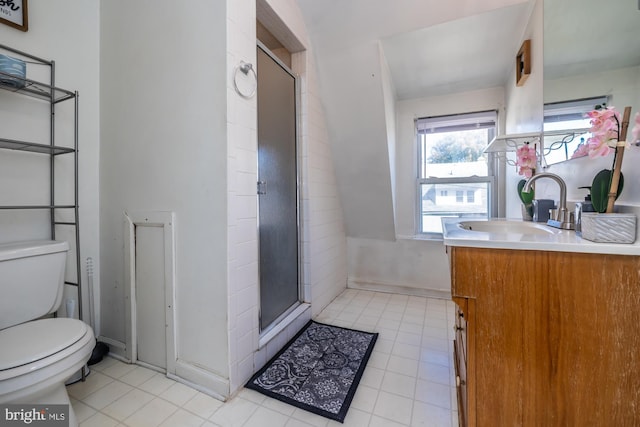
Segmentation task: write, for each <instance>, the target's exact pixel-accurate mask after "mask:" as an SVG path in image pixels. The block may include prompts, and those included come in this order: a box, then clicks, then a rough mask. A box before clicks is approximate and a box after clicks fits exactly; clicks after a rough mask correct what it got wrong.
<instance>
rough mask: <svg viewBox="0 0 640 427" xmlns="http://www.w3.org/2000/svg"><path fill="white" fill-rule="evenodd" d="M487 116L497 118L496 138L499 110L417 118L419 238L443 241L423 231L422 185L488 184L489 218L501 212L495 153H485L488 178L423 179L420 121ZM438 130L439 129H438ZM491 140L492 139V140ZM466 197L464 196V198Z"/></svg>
mask: <svg viewBox="0 0 640 427" xmlns="http://www.w3.org/2000/svg"><path fill="white" fill-rule="evenodd" d="M485 114H491V115H493V116H494V117H495V118H494V119H493V129H494V136H495V135H497V134H498V111H497V110H488V111H480V112H470V113H460V114H453V115H444V116H435V117H425V118H417V119H416V120H415V126H414V142H415V150H414V152H415V153H416V164H417V170H416V172H417V176H416V181H415V182H416V188H415V198H414V201H415V208H414V211H415V222H414V224H415V232H416V235H417V236H421V237H423V238H427V239H433V240H441V239H442V233H441V232H440V233H437V232H430V231H428V232H425V231H422V229H423V224H422V220H423V217H422V203H421V201H422V191H421V187H422V185H430V184H436V185H437V184H475V183H486V184H487V217H488V218H491V217H493V216H494V213H495V212H497V211H499V210H500V209H499V207H498V206H497V204H496V196H497V191H498V188H497V181H498V174H499V171H500V168H499V166H498V165H497V164H496V160H499V158H498V157H496V156H495V153H485V154H486V155H487V175H486V176H477V175H473V176H467V177H451V178H438V177H428V178H422V177H421V171H422V166H423V165H422V162H421V159H422V143H421V141H420V134H421V133H424V132H420V130H419V121H420V120H429V121H431V122H437V120H438V119H442V120H443V121H448V120H447V119H452V118H454V119H455V118H456V117H459V118H463V117H465V116H466V117H470V118H471V117H475V116H480V115H485ZM463 126H464V125H462V126H460V130H461V131H462V130H466V129H464V127H463ZM451 127H452V126H451V125H450V124H447V125H446V126H443V128H444V129H451ZM436 128H437V127H436ZM490 139H491V138H490ZM490 142H491V141H487V145H489V143H490ZM463 197H464V196H463Z"/></svg>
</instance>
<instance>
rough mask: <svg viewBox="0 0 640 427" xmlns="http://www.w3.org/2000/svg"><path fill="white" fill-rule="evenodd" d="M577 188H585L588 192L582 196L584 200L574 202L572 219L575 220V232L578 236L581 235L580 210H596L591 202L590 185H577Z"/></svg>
mask: <svg viewBox="0 0 640 427" xmlns="http://www.w3.org/2000/svg"><path fill="white" fill-rule="evenodd" d="M578 188H586V189H588V190H589V194H587V195H586V196H585V198H584V202H576V208H575V211H574V219H575V222H576V228H575V230H576V234H577V235H578V236H582V212H595V211H596V210H595V209H594V207H593V204H592V203H591V187H578Z"/></svg>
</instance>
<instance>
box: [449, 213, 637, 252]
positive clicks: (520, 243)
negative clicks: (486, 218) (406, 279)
mask: <svg viewBox="0 0 640 427" xmlns="http://www.w3.org/2000/svg"><path fill="white" fill-rule="evenodd" d="M470 221H474V222H475V221H482V219H478V218H442V229H443V237H444V244H445V245H446V246H466V247H474V248H491V249H515V250H539V251H556V252H583V253H596V254H615V255H640V244H639V243H638V239H636V242H635V243H633V244H617V243H595V242H591V241H589V240H585V239H582V238H580V237H579V236H578V235H576V233H575V232H574V231H573V230H559V229H556V228H552V227H549V226H547V225H546V224H544V223H531V222H528V223H527V224H524V223H526V221H522V220H518V219H505V218H492V219H491V220H490V221H491V222H493V223H495V222H500V221H503V222H505V229H506V228H507V227H508V224H509V223H513V222H516V221H517V222H520V223H523V224H522V225H523V226H528V225H531V226H534V227H535V228H540V227H542V228H543V229H544V228H548V229H549V231H550V233H536V234H525V233H521V232H503V231H496V232H494V231H491V232H485V231H472V230H465V229H464V228H462V227H460V225H459V223H463V222H470ZM496 228H499V227H496Z"/></svg>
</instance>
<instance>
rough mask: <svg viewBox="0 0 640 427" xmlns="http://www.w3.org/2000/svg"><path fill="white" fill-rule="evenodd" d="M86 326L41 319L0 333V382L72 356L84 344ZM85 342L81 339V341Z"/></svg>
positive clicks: (69, 321) (88, 330)
mask: <svg viewBox="0 0 640 427" xmlns="http://www.w3.org/2000/svg"><path fill="white" fill-rule="evenodd" d="M90 331H91V329H90V328H89V326H88V325H87V324H86V323H84V322H82V321H80V320H77V319H67V318H55V319H41V320H35V321H32V322H26V323H22V324H20V325H16V326H12V327H9V328H6V329H3V330H1V331H0V344H1V346H2V352H0V380H4V379H8V378H11V377H14V376H18V375H23V374H26V373H28V372H31V371H34V370H37V369H41V368H43V367H45V366H47V365H50V364H52V363H55V362H56V361H58V360H60V359H62V358H64V357H66V356H68V355H69V354H72V353H74V352H75V351H77V350H78V348H79V347H82V346H84V345H86V344H87V342H86V341H87V335H89V336H90V338H91V339H93V333H89V332H90ZM83 338H84V339H83Z"/></svg>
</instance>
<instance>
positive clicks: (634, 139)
mask: <svg viewBox="0 0 640 427" xmlns="http://www.w3.org/2000/svg"><path fill="white" fill-rule="evenodd" d="M634 122H635V126H633V129H632V130H631V143H632V144H639V143H640V111H639V112H637V113H636V118H635V120H634Z"/></svg>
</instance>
